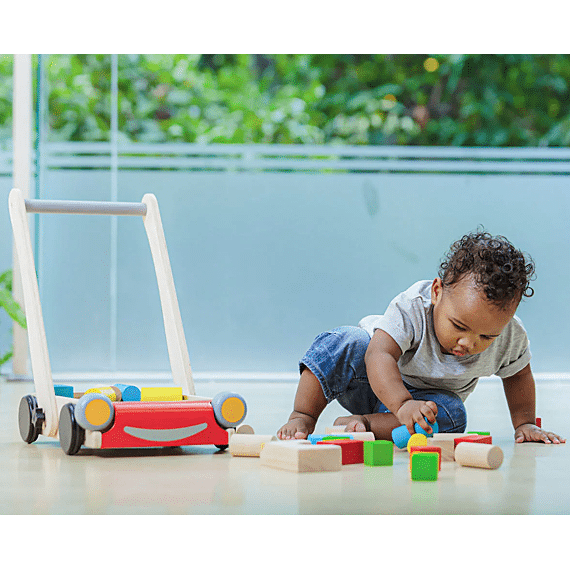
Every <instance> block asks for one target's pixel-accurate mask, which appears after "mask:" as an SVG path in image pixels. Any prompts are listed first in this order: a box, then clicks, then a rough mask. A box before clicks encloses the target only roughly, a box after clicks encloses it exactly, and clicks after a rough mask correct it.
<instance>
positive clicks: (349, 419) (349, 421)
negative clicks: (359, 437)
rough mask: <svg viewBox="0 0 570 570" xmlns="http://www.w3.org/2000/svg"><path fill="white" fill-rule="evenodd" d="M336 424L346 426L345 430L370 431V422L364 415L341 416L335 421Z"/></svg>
mask: <svg viewBox="0 0 570 570" xmlns="http://www.w3.org/2000/svg"><path fill="white" fill-rule="evenodd" d="M333 425H335V426H345V428H344V431H370V423H369V422H368V420H367V419H366V418H365V417H364V416H358V415H356V416H341V417H340V418H337V419H336V420H335V421H334V424H333Z"/></svg>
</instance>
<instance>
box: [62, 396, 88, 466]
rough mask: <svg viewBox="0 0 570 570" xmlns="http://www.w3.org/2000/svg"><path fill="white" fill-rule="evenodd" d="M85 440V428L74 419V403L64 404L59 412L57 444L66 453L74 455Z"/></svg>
mask: <svg viewBox="0 0 570 570" xmlns="http://www.w3.org/2000/svg"><path fill="white" fill-rule="evenodd" d="M84 441H85V430H84V429H83V428H82V427H81V426H79V424H78V423H77V422H76V421H75V405H74V404H65V406H63V408H61V413H60V414H59V444H60V445H61V449H63V451H64V452H65V453H66V455H75V454H76V453H77V452H78V451H79V450H80V449H81V446H82V445H83V442H84Z"/></svg>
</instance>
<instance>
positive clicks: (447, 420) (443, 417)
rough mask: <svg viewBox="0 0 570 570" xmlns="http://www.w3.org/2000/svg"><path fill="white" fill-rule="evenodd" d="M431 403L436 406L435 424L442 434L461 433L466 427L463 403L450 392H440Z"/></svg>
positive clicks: (465, 412) (465, 413)
mask: <svg viewBox="0 0 570 570" xmlns="http://www.w3.org/2000/svg"><path fill="white" fill-rule="evenodd" d="M433 401H434V402H435V403H436V404H437V424H438V426H439V431H440V432H442V433H463V432H464V431H465V428H466V427H467V411H466V410H465V405H464V404H463V401H462V400H461V398H460V397H459V396H458V395H457V394H453V393H452V392H440V393H438V394H437V398H436V397H434V398H433Z"/></svg>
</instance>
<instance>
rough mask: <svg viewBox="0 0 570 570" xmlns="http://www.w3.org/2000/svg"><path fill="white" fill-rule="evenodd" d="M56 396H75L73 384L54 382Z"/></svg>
mask: <svg viewBox="0 0 570 570" xmlns="http://www.w3.org/2000/svg"><path fill="white" fill-rule="evenodd" d="M53 389H54V390H55V395H56V396H63V397H64V398H73V386H66V385H65V384H54V386H53Z"/></svg>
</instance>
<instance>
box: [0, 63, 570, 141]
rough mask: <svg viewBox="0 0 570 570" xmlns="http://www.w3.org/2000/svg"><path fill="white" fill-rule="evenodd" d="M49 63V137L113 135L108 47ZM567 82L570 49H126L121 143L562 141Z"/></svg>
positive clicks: (566, 132) (0, 69)
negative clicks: (185, 52)
mask: <svg viewBox="0 0 570 570" xmlns="http://www.w3.org/2000/svg"><path fill="white" fill-rule="evenodd" d="M43 60H44V62H45V69H46V76H47V82H48V89H49V95H48V102H49V121H50V135H49V138H50V140H61V141H108V140H109V139H110V122H111V118H110V101H111V80H110V77H111V56H110V55H96V54H90V55H51V56H44V57H43ZM0 73H1V74H2V76H3V77H9V74H10V73H11V61H10V62H8V61H7V56H0ZM569 85H570V56H567V55H509V54H506V55H500V54H499V55H494V54H484V55H477V54H473V55H468V54H467V55H466V54H458V55H438V54H436V55H422V54H407V55H344V54H334V55H326V54H315V55H304V54H294V55H287V54H284V55H283V54H282V55H247V54H246V55H240V54H237V55H236V54H233V55H223V54H214V55H180V54H178V55H172V54H166V55H120V56H119V130H120V140H122V141H140V142H175V141H180V142H200V143H219V142H221V143H296V144H325V143H327V144H328V143H338V144H402V145H404V144H406V145H451V146H498V147H501V146H566V145H568V144H570V96H569ZM10 89H11V88H10V87H9V86H4V84H3V83H2V87H0V129H5V128H6V125H8V124H9V121H8V116H9V114H10V113H11V110H10V106H9V105H8V102H9V95H10V96H11V94H10V93H9V91H10ZM1 132H3V131H1Z"/></svg>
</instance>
